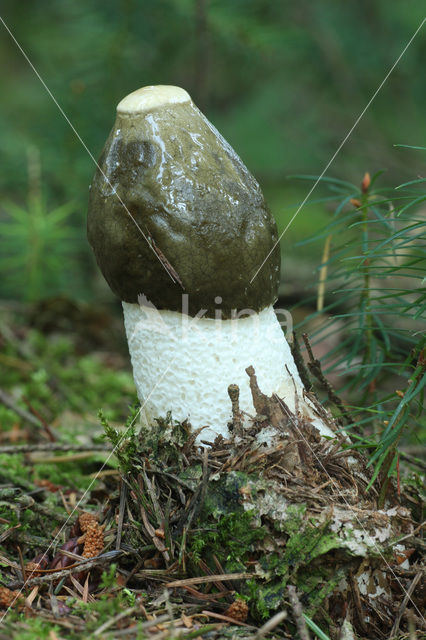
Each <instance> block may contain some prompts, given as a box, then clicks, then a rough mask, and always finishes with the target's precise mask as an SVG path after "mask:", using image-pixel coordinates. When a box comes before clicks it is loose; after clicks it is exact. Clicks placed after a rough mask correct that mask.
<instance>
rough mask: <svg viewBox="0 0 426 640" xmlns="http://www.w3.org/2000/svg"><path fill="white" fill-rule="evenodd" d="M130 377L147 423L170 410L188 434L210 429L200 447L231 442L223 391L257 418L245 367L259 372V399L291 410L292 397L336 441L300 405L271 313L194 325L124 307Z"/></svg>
mask: <svg viewBox="0 0 426 640" xmlns="http://www.w3.org/2000/svg"><path fill="white" fill-rule="evenodd" d="M123 310H124V322H125V327H126V333H127V340H128V343H129V351H130V356H131V360H132V365H133V375H134V379H135V384H136V388H137V392H138V397H139V400H140V402H141V405H142V407H143V408H142V412H141V415H142V418H143V419H144V421H146V422H147V423H149V422H150V421H152V419H153V418H157V417H160V416H161V417H164V416H165V414H166V412H167V411H168V410H172V416H173V418H174V419H176V420H180V421H182V420H185V419H186V418H188V419H189V421H190V423H191V425H192V427H193V429H197V428H198V427H202V426H208V427H209V428H208V429H205V430H203V432H202V434H201V436H200V438H199V439H203V440H212V439H214V438H215V437H216V436H217V435H219V434H221V435H223V436H225V437H226V436H227V435H228V428H227V424H228V422H229V421H230V420H231V417H232V413H231V402H230V399H229V396H228V391H227V390H228V386H229V385H230V384H237V385H238V386H239V388H240V409H241V410H242V411H245V412H247V413H248V414H249V415H250V416H254V415H255V413H256V412H255V410H254V407H253V403H252V398H251V393H250V387H249V378H248V376H247V373H246V372H245V369H246V367H248V366H250V365H252V366H253V367H254V369H255V371H256V376H257V380H258V383H259V387H260V389H261V391H262V392H263V393H265V394H267V395H271V394H272V393H276V394H278V395H279V396H280V397H281V398H283V399H284V400H285V402H286V403H287V404H288V406H289V408H290V409H291V410H294V409H295V394H296V393H297V398H298V408H299V411H301V412H302V413H304V414H305V415H306V416H307V417H309V418H312V419H313V424H314V425H315V426H316V427H317V428H318V429H319V431H320V433H322V434H323V435H326V436H334V434H333V433H332V431H331V430H330V429H329V428H328V427H327V426H326V425H325V424H324V423H323V422H322V421H321V420H320V419H318V418H317V417H316V416H315V414H314V412H313V409H312V405H311V404H310V402H309V400H305V399H304V397H303V385H302V381H301V380H300V377H299V374H298V372H297V369H296V365H295V363H294V360H293V356H292V354H291V351H290V348H289V346H288V344H287V341H286V339H285V337H284V333H283V331H282V328H281V326H280V324H279V322H278V319H277V317H276V315H275V312H274V309H273V308H272V307H268V308H266V309H264V310H262V311H261V312H260V313H253V314H251V315H249V316H246V317H240V318H235V319H231V320H222V319H213V318H203V317H201V318H191V317H189V316H187V315H185V314H182V313H179V312H176V311H157V310H156V309H155V308H153V307H152V306H145V305H141V306H139V305H138V304H130V303H127V302H123Z"/></svg>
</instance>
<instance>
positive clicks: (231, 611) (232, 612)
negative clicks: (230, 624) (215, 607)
mask: <svg viewBox="0 0 426 640" xmlns="http://www.w3.org/2000/svg"><path fill="white" fill-rule="evenodd" d="M225 615H226V616H228V617H229V618H233V619H234V620H238V622H245V621H246V620H247V616H248V606H247V602H245V601H244V600H234V602H233V603H232V604H231V605H229V607H228V608H227V610H226V611H225Z"/></svg>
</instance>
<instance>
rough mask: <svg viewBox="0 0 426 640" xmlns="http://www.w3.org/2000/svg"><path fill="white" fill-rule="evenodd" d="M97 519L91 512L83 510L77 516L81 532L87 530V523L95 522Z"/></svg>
mask: <svg viewBox="0 0 426 640" xmlns="http://www.w3.org/2000/svg"><path fill="white" fill-rule="evenodd" d="M97 521H98V519H97V517H96V516H94V515H93V513H88V512H87V511H83V513H81V514H80V515H79V517H78V523H79V525H80V529H81V530H82V532H83V533H85V532H86V531H87V527H88V526H89V524H92V523H93V522H95V523H97Z"/></svg>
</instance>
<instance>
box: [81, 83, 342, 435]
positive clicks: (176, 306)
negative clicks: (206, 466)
mask: <svg viewBox="0 0 426 640" xmlns="http://www.w3.org/2000/svg"><path fill="white" fill-rule="evenodd" d="M88 237H89V241H90V244H91V245H92V247H93V250H94V253H95V256H96V260H97V262H98V265H99V267H100V269H101V271H102V273H103V275H104V277H105V279H106V280H107V282H108V283H109V285H110V287H111V289H112V290H113V292H114V293H115V294H116V295H117V296H118V297H119V298H120V299H121V300H122V301H123V310H124V319H125V327H126V332H127V337H128V342H129V351H130V355H131V359H132V365H133V374H134V379H135V384H136V388H137V391H138V396H139V399H140V401H141V404H142V407H143V412H142V416H143V418H144V420H145V422H147V423H148V424H149V423H150V422H152V420H153V419H154V418H157V417H161V416H163V417H164V416H165V415H166V412H167V411H169V410H171V411H172V415H173V418H174V419H176V420H180V421H182V420H185V419H186V418H189V420H190V422H191V425H192V427H193V428H194V429H196V428H198V427H201V426H205V425H209V427H210V429H209V430H206V431H203V433H202V436H201V437H202V438H214V437H215V436H216V435H218V434H222V435H224V436H226V435H227V434H228V427H227V424H228V421H229V420H230V419H231V403H230V401H229V397H228V393H227V389H228V385H229V384H237V385H238V386H239V387H240V408H241V410H242V411H246V412H248V413H249V414H251V415H255V410H254V407H253V404H252V399H251V394H250V390H249V382H248V377H247V374H246V372H245V369H246V368H247V367H248V366H250V365H252V366H253V367H254V369H255V371H256V375H257V379H258V382H259V386H260V388H261V389H262V391H263V392H264V393H266V394H268V395H271V394H272V393H277V394H278V395H280V396H281V397H282V398H283V399H285V401H286V402H287V404H288V406H289V407H290V409H294V408H295V404H296V399H295V398H296V395H297V404H298V407H299V409H300V410H301V411H302V412H303V413H304V414H305V415H306V416H308V417H310V418H312V419H313V420H314V424H316V426H318V428H319V429H320V431H321V432H322V433H325V434H326V435H333V434H332V432H331V430H330V429H329V428H328V427H326V426H325V425H323V424H322V423H321V421H320V420H317V419H316V417H315V415H314V413H313V410H312V405H310V403H309V401H308V400H305V398H304V395H303V391H304V390H303V385H302V382H301V380H300V377H299V374H298V372H297V368H296V366H295V363H294V361H293V358H292V355H291V352H290V349H289V346H288V344H287V342H286V340H285V337H284V334H283V332H282V329H281V326H280V325H279V323H278V320H277V317H276V315H275V312H274V310H273V307H272V304H273V303H274V302H275V300H276V298H277V291H278V283H279V271H280V252H279V247H278V246H275V244H276V241H277V228H276V224H275V221H274V219H273V217H272V215H271V214H270V212H269V210H268V209H267V207H266V204H265V201H264V199H263V195H262V192H261V190H260V188H259V185H258V184H257V182H256V180H255V179H254V178H253V176H252V175H251V174H250V172H249V171H248V169H247V168H246V167H245V166H244V164H243V162H242V161H241V159H240V158H239V157H238V156H237V154H236V153H235V151H234V150H233V149H232V148H231V147H230V145H229V144H228V143H227V142H226V141H225V140H224V138H223V137H222V136H221V135H220V133H219V132H218V131H217V130H216V129H215V127H214V126H213V125H212V124H210V122H209V121H208V120H207V119H206V117H205V116H204V115H203V114H202V113H201V112H200V111H199V109H197V107H196V106H195V105H194V103H193V102H192V100H191V98H190V97H189V95H188V94H187V92H186V91H184V90H183V89H180V88H178V87H170V86H149V87H144V88H142V89H139V90H138V91H135V92H133V93H131V94H130V95H128V96H127V97H126V98H124V99H123V100H122V101H121V102H120V103H119V105H118V107H117V119H116V122H115V125H114V127H113V129H112V131H111V133H110V135H109V138H108V140H107V142H106V144H105V147H104V150H103V152H102V155H101V158H100V160H99V166H98V169H97V171H96V173H95V176H94V178H93V182H92V185H91V191H90V198H89V213H88ZM270 252H271V255H270V257H269V259H268V262H267V263H266V264H265V266H264V268H263V269H262V270H261V271H260V272H259V274H258V275H257V277H256V279H255V280H254V282H253V283H252V284H250V280H251V278H252V276H253V275H254V274H255V273H256V270H257V269H258V266H259V264H261V262H262V261H263V259H264V257H265V255H268V254H269V253H270ZM139 303H140V304H139ZM183 303H184V304H183ZM219 303H220V308H219V316H218V304H219ZM183 307H184V308H183ZM247 310H249V312H247ZM218 317H219V319H218Z"/></svg>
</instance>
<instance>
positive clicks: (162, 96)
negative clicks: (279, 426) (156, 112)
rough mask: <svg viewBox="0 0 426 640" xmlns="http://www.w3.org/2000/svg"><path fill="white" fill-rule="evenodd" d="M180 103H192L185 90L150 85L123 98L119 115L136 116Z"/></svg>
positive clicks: (162, 85)
mask: <svg viewBox="0 0 426 640" xmlns="http://www.w3.org/2000/svg"><path fill="white" fill-rule="evenodd" d="M179 102H191V97H190V95H189V93H187V92H186V91H185V89H181V88H180V87H174V86H172V85H167V84H159V85H150V86H147V87H142V88H141V89H137V90H136V91H133V93H129V95H128V96H126V97H125V98H123V99H122V100H121V102H119V103H118V105H117V113H119V114H121V115H128V116H130V115H136V114H138V113H145V112H147V111H151V110H152V109H158V108H159V107H163V106H166V105H168V104H177V103H179Z"/></svg>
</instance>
